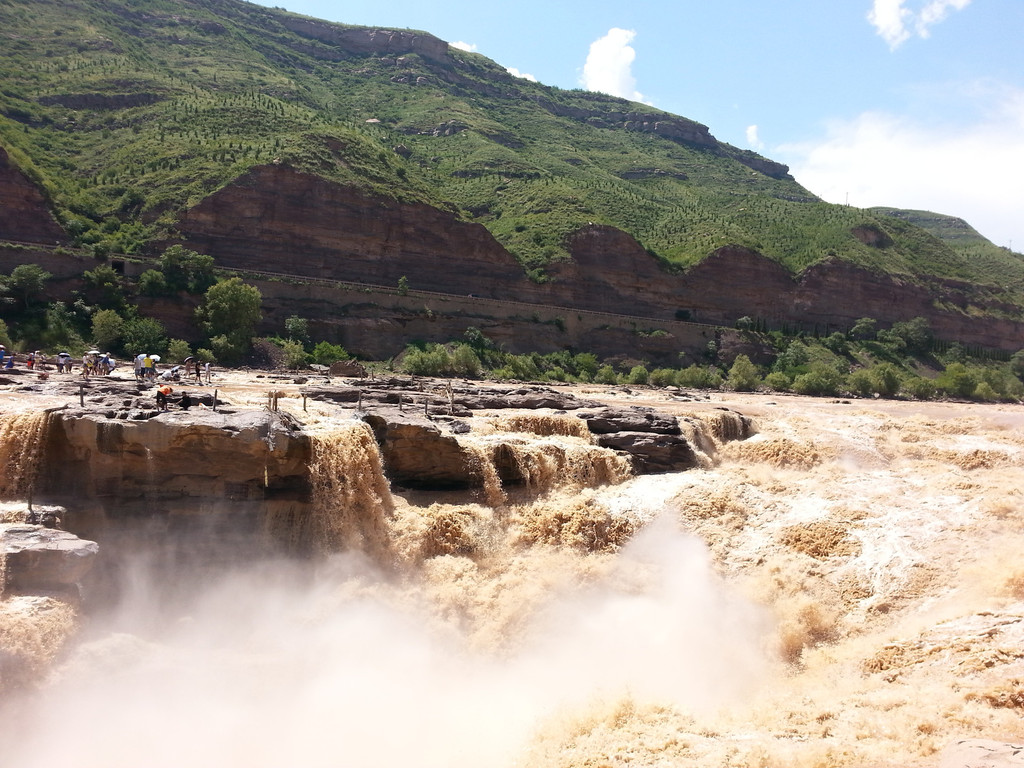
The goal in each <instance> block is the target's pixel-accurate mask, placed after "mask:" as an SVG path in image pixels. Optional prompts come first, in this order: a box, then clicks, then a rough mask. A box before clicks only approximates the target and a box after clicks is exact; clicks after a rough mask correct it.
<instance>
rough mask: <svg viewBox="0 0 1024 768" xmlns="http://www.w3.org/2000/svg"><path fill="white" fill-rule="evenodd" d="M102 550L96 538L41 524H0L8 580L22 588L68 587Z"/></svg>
mask: <svg viewBox="0 0 1024 768" xmlns="http://www.w3.org/2000/svg"><path fill="white" fill-rule="evenodd" d="M97 552H99V546H98V545H97V544H96V542H94V541H86V540H85V539H80V538H78V537H77V536H75V535H74V534H71V533H68V532H67V531H58V530H55V529H52V528H46V527H44V526H42V525H30V524H27V523H9V524H3V525H0V554H3V556H4V559H5V561H6V568H5V570H4V573H5V584H6V586H9V587H11V588H12V589H16V590H18V591H19V592H33V591H38V590H43V591H45V590H51V589H66V588H68V587H73V586H75V585H77V584H78V583H79V582H80V581H81V580H82V578H83V577H84V576H85V575H86V574H87V573H88V572H89V569H90V568H91V567H92V564H93V558H94V557H95V556H96V553H97Z"/></svg>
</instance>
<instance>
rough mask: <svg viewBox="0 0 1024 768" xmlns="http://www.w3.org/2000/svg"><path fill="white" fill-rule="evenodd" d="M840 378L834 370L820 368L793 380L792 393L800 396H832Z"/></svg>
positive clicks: (837, 389)
mask: <svg viewBox="0 0 1024 768" xmlns="http://www.w3.org/2000/svg"><path fill="white" fill-rule="evenodd" d="M841 381H842V376H841V375H840V374H839V372H838V371H836V370H835V369H834V368H829V367H828V366H822V367H821V368H819V369H816V370H813V371H809V372H807V373H803V374H801V375H799V376H797V377H796V378H795V379H793V391H794V392H796V393H798V394H801V395H834V394H836V393H837V392H838V391H839V383H840V382H841Z"/></svg>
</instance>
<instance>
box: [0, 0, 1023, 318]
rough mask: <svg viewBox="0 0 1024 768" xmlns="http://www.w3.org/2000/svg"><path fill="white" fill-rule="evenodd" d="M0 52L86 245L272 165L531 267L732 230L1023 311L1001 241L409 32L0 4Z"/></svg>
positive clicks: (25, 166) (39, 173)
mask: <svg viewBox="0 0 1024 768" xmlns="http://www.w3.org/2000/svg"><path fill="white" fill-rule="evenodd" d="M0 43H2V45H0V82H2V83H3V85H2V87H0V147H2V148H3V149H5V150H6V152H7V153H8V155H9V157H10V158H11V160H12V161H13V162H14V163H16V164H17V166H18V167H20V168H21V170H22V171H24V172H25V173H26V174H27V175H28V176H29V177H30V178H31V179H32V180H34V181H35V182H37V183H38V184H40V185H41V187H42V188H43V189H44V190H45V191H46V194H47V195H48V197H49V200H50V201H51V203H52V205H53V207H54V211H55V213H56V215H57V216H58V218H59V220H60V221H61V223H62V225H63V226H64V227H65V229H66V231H67V232H68V233H69V234H70V235H71V236H72V237H73V238H74V241H75V243H76V244H78V245H82V246H86V247H89V248H92V249H94V250H95V251H96V252H97V253H98V254H100V255H102V254H104V253H107V252H128V253H131V252H145V251H147V249H149V248H150V247H151V244H152V243H154V242H155V241H159V240H161V239H163V238H166V237H168V236H173V233H174V229H175V223H176V222H177V220H178V218H179V216H180V215H181V213H182V212H183V211H184V210H186V209H188V208H189V207H191V206H193V205H195V204H196V203H198V202H199V201H200V200H202V199H203V198H205V197H206V196H208V195H209V194H210V193H212V192H214V191H216V190H217V189H220V188H222V187H223V186H225V185H227V184H229V183H231V181H232V180H234V179H236V178H238V177H239V176H240V175H242V174H243V173H245V172H246V171H247V170H248V169H250V168H252V167H253V166H257V165H261V164H269V163H281V164H288V165H290V166H293V167H295V168H297V169H299V170H302V171H305V172H309V173H313V174H316V175H319V176H322V177H325V178H327V179H330V180H333V181H337V182H340V183H344V184H347V185H353V186H356V187H358V188H361V189H363V190H366V191H368V192H373V193H377V194H383V195H388V196H391V197H394V198H397V199H400V200H403V201H407V202H422V203H426V204H430V205H433V206H436V207H439V208H442V209H446V210H450V211H452V212H454V213H456V214H457V215H459V216H461V217H463V218H465V219H467V220H472V221H475V222H479V223H481V224H483V225H484V226H486V227H487V228H488V229H489V230H490V231H491V233H492V234H493V235H494V236H495V237H496V238H497V239H498V240H499V241H500V242H501V243H502V244H503V245H504V246H505V247H506V248H507V249H508V250H509V251H510V252H512V253H513V254H514V255H515V256H516V257H517V258H518V259H519V261H520V263H522V265H523V267H524V269H526V270H527V271H529V272H530V273H531V274H532V275H533V276H534V277H535V278H536V279H544V268H545V266H546V265H547V264H549V263H550V262H551V261H552V260H558V259H561V258H566V256H567V251H566V249H565V243H566V237H567V236H568V235H569V234H570V233H571V232H573V231H575V230H577V229H578V228H579V227H581V226H583V225H585V224H587V223H589V222H595V223H599V224H607V225H611V226H614V227H617V228H619V229H622V230H624V231H627V232H629V233H630V234H632V235H633V236H634V237H636V238H637V240H639V241H640V242H641V243H643V245H644V246H645V247H646V248H647V249H648V250H649V251H650V252H651V253H652V254H654V255H656V256H657V257H658V258H660V259H661V260H662V261H663V263H665V264H666V265H668V266H670V267H671V266H673V265H674V266H676V267H685V266H686V265H689V264H692V263H695V262H697V261H700V260H701V259H703V258H704V257H705V256H706V255H707V254H708V253H709V252H710V251H712V250H713V249H715V248H717V247H719V246H722V245H725V244H727V243H735V244H739V245H746V246H749V247H751V248H754V249H756V250H758V251H760V252H762V253H763V254H765V255H766V256H768V257H769V258H771V259H774V260H776V261H778V262H780V263H782V264H784V265H786V266H787V267H788V268H789V269H791V270H793V271H799V270H800V269H802V268H804V267H806V266H808V265H809V264H812V263H815V262H817V261H820V260H822V259H825V258H840V259H846V260H849V261H852V262H855V263H858V264H861V265H865V266H868V267H870V268H872V269H877V270H882V271H886V272H894V273H899V274H904V275H908V276H923V275H935V276H939V277H947V278H956V279H960V280H964V281H968V282H976V283H985V284H988V285H991V286H993V290H994V291H995V292H996V293H997V294H999V295H1000V296H1002V297H1004V298H1005V299H1006V300H1007V301H1009V302H1010V303H1011V304H1014V305H1021V304H1024V299H1022V298H1021V297H1022V296H1024V260H1022V259H1021V258H1019V257H1017V256H1015V255H1013V254H1010V253H1009V252H1008V251H1006V250H1005V249H999V248H996V247H995V246H991V244H988V245H986V244H985V243H980V244H978V243H976V242H971V243H964V242H962V241H960V240H958V239H955V238H954V239H944V238H943V237H936V236H934V235H932V234H929V233H928V232H927V231H925V230H923V229H921V228H919V227H918V226H915V225H914V224H911V223H908V222H907V221H906V220H905V219H904V218H897V217H894V216H892V215H889V214H890V213H891V212H889V211H871V210H862V209H855V208H849V207H845V206H837V205H830V204H827V203H823V202H821V201H819V200H817V199H816V198H815V197H814V196H813V195H811V194H810V193H809V192H807V190H805V189H803V188H802V187H800V186H799V185H798V184H797V183H796V182H795V181H794V180H793V179H792V178H791V177H789V175H788V173H787V169H786V168H785V166H781V165H779V164H777V163H773V162H772V161H770V160H767V159H765V158H762V157H760V156H757V155H755V154H753V153H751V152H747V151H743V150H739V149H737V148H735V147H731V146H728V145H725V144H722V143H720V142H718V141H716V140H715V139H714V137H713V136H711V135H710V134H709V133H708V131H707V128H705V127H704V126H702V125H699V124H697V123H694V122H693V121H690V120H687V119H685V118H681V117H678V116H674V115H670V114H667V113H664V112H660V111H659V110H656V109H653V108H651V107H648V106H646V105H642V104H637V103H631V102H628V101H625V100H622V99H618V98H614V97H610V96H604V95H600V94H594V93H586V92H582V91H565V90H560V89H556V88H550V87H547V86H544V85H541V84H538V83H533V82H530V81H527V80H524V79H520V78H515V77H513V76H512V75H510V74H509V73H508V72H506V71H505V70H504V69H503V68H501V67H500V66H498V65H497V64H495V63H494V62H492V61H490V60H488V59H486V58H485V57H483V56H481V55H478V54H474V53H467V52H464V51H461V50H456V49H453V48H449V47H448V46H447V44H445V43H443V42H442V41H440V40H437V39H436V38H433V37H431V36H430V35H428V34H426V33H419V32H408V31H401V32H399V31H386V30H370V29H363V28H357V27H347V26H345V25H339V24H329V23H326V22H320V21H317V20H314V19H309V18H306V17H302V16H298V15H295V14H290V13H287V12H285V11H281V10H278V9H268V8H263V7H260V6H255V5H250V4H247V3H244V2H240V1H239V0H147V2H139V1H138V0H102V1H101V0H59V1H58V0H32V2H28V1H27V0H3V2H0ZM939 234H940V235H941V234H942V233H939ZM979 248H980V249H981V250H979ZM981 251H983V252H984V253H983V257H980V256H979V254H980V253H981Z"/></svg>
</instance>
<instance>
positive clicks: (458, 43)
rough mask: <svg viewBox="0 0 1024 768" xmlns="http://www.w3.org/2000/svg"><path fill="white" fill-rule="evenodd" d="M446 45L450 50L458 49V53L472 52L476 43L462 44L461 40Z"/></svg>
mask: <svg viewBox="0 0 1024 768" xmlns="http://www.w3.org/2000/svg"><path fill="white" fill-rule="evenodd" d="M448 45H450V46H451V47H452V48H458V49H459V50H460V51H470V52H473V51H475V50H476V43H464V42H462V41H461V40H457V41H456V42H454V43H448Z"/></svg>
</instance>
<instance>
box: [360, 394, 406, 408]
mask: <svg viewBox="0 0 1024 768" xmlns="http://www.w3.org/2000/svg"><path fill="white" fill-rule="evenodd" d="M398 399H399V402H401V399H402V398H401V395H399V398H398ZM356 410H357V411H361V410H363V390H361V389H360V390H359V402H358V403H357V404H356Z"/></svg>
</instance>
